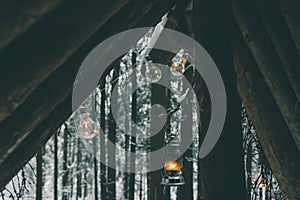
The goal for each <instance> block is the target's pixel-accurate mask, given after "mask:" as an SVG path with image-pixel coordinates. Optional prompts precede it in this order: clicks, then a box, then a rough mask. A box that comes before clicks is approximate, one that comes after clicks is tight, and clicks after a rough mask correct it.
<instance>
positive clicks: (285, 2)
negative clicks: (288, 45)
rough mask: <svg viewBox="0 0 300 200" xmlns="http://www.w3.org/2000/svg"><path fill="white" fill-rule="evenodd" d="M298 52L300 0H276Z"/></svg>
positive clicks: (299, 51) (299, 41)
mask: <svg viewBox="0 0 300 200" xmlns="http://www.w3.org/2000/svg"><path fill="white" fill-rule="evenodd" d="M277 1H278V3H279V5H280V7H281V11H282V15H283V16H284V18H285V21H286V22H287V24H288V27H289V30H290V32H291V35H292V37H293V39H294V42H295V45H296V46H297V49H298V53H299V54H300V12H299V10H300V1H298V0H277Z"/></svg>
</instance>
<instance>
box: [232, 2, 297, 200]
mask: <svg viewBox="0 0 300 200" xmlns="http://www.w3.org/2000/svg"><path fill="white" fill-rule="evenodd" d="M232 7H233V12H234V16H235V20H236V23H237V28H236V30H234V32H235V34H234V41H235V42H234V67H235V70H236V73H237V76H238V90H239V94H240V96H241V98H242V100H243V102H244V104H245V108H246V111H247V112H248V114H249V116H250V118H251V120H252V121H253V123H254V127H255V128H256V132H257V135H258V138H259V140H260V143H261V145H262V147H263V150H264V153H265V154H266V157H267V159H268V162H269V164H270V166H271V168H272V170H273V173H274V175H275V177H276V178H277V180H278V182H279V185H280V189H281V190H282V192H283V194H284V196H285V198H286V199H288V200H299V198H300V171H299V168H300V152H299V149H300V140H299V139H300V134H299V133H300V132H299V128H300V121H299V117H300V112H299V106H298V105H299V87H300V84H299V80H300V71H299V70H300V67H299V64H300V62H299V61H300V60H299V59H300V55H299V28H300V23H299V22H300V18H299V12H296V10H299V9H300V3H299V2H296V1H280V0H279V1H278V2H277V1H272V0H266V1H259V0H254V1H251V0H245V1H239V0H233V3H232Z"/></svg>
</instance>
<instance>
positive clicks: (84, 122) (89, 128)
mask: <svg viewBox="0 0 300 200" xmlns="http://www.w3.org/2000/svg"><path fill="white" fill-rule="evenodd" d="M79 117H80V119H79V125H78V131H79V135H80V136H81V137H83V138H85V139H91V138H93V137H95V136H96V135H97V134H98V132H99V126H98V124H97V123H96V122H94V121H93V120H92V119H91V118H90V115H89V114H88V113H82V114H80V115H79Z"/></svg>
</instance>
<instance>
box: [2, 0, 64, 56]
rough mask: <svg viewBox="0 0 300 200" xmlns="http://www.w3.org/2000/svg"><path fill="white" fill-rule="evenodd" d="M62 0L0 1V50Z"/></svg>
mask: <svg viewBox="0 0 300 200" xmlns="http://www.w3.org/2000/svg"><path fill="white" fill-rule="evenodd" d="M61 2H62V0H52V1H48V0H27V1H17V0H4V1H1V2H0V27H1V29H0V50H1V49H2V48H4V47H5V46H6V45H8V44H9V43H10V42H12V41H13V40H14V39H16V38H17V37H18V36H20V35H21V34H22V33H24V32H25V31H26V30H28V29H29V28H30V27H32V26H33V25H34V24H35V23H37V22H38V21H39V20H41V18H42V17H43V16H45V15H46V14H47V13H48V12H50V11H51V10H53V9H54V8H55V7H56V6H57V5H59V4H60V3H61Z"/></svg>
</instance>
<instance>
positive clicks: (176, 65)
mask: <svg viewBox="0 0 300 200" xmlns="http://www.w3.org/2000/svg"><path fill="white" fill-rule="evenodd" d="M188 57H189V54H188V53H187V52H185V50H184V49H181V50H180V51H179V52H178V53H177V54H176V56H175V57H174V58H173V59H172V64H171V67H170V71H171V73H172V74H173V75H174V76H182V75H183V73H184V72H185V65H186V62H187V59H188Z"/></svg>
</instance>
